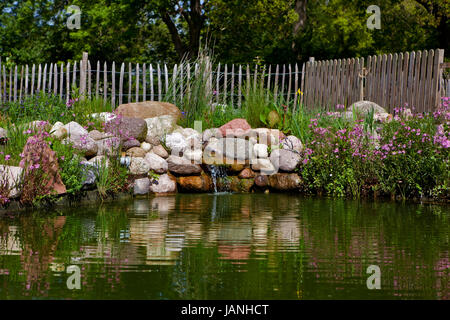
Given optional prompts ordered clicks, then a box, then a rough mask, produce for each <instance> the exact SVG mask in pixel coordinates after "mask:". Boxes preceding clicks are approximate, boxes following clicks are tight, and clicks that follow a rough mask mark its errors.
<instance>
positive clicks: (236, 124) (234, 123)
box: [219, 119, 252, 137]
mask: <svg viewBox="0 0 450 320" xmlns="http://www.w3.org/2000/svg"><path fill="white" fill-rule="evenodd" d="M251 129H252V127H251V126H250V125H249V124H248V122H247V120H245V119H234V120H231V121H230V122H227V123H225V124H224V125H223V126H221V127H220V128H219V130H220V132H221V133H222V136H224V137H226V136H228V137H230V136H231V137H240V136H243V135H245V134H248V133H249V132H250V130H251Z"/></svg>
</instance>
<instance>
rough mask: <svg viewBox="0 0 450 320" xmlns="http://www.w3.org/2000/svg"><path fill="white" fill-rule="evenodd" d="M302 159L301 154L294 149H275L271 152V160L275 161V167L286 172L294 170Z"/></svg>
mask: <svg viewBox="0 0 450 320" xmlns="http://www.w3.org/2000/svg"><path fill="white" fill-rule="evenodd" d="M300 160H301V157H300V154H298V153H297V152H295V151H293V150H288V149H278V150H274V151H273V152H272V153H271V154H270V161H271V162H272V163H273V165H274V166H275V168H277V169H281V170H283V171H286V172H291V171H294V170H295V168H297V166H298V164H299V163H300Z"/></svg>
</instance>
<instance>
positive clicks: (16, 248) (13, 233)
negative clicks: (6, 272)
mask: <svg viewBox="0 0 450 320" xmlns="http://www.w3.org/2000/svg"><path fill="white" fill-rule="evenodd" d="M2 229H3V228H2ZM5 229H6V230H7V231H6V232H2V234H1V237H0V255H5V256H17V255H20V254H21V252H22V248H21V243H20V240H19V237H18V228H17V226H6V228H5Z"/></svg>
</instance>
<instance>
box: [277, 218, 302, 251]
mask: <svg viewBox="0 0 450 320" xmlns="http://www.w3.org/2000/svg"><path fill="white" fill-rule="evenodd" d="M272 227H273V229H274V238H275V239H276V240H278V241H280V242H281V243H280V244H281V245H282V246H285V247H294V249H297V246H298V244H299V241H300V228H299V221H298V219H297V217H295V216H282V217H278V218H277V219H275V220H274V221H273V223H272Z"/></svg>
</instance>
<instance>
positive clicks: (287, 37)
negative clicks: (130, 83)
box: [0, 0, 450, 63]
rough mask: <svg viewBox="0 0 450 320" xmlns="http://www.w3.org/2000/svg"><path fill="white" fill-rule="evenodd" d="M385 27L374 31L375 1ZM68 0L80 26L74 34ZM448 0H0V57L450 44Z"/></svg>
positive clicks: (338, 51)
mask: <svg viewBox="0 0 450 320" xmlns="http://www.w3.org/2000/svg"><path fill="white" fill-rule="evenodd" d="M372 4H376V5H378V6H379V7H380V9H381V29H380V30H377V29H375V30H369V29H368V28H367V26H366V21H367V19H368V17H369V16H370V14H369V13H367V12H366V8H367V7H368V6H369V5H372ZM69 5H77V6H79V7H80V9H81V12H82V14H81V28H80V29H79V30H77V29H74V30H69V29H68V28H67V26H66V22H67V19H68V17H69V16H70V13H68V12H67V8H68V6H69ZM449 15H450V3H449V2H448V1H447V0H377V1H373V0H370V1H369V0H309V1H308V0H245V1H243V0H184V1H181V0H180V1H176V0H150V1H149V0H147V1H144V0H98V1H90V0H73V1H70V2H69V1H67V0H18V1H17V0H0V55H1V57H2V61H5V60H9V61H14V62H16V63H41V62H57V61H67V60H74V59H80V58H81V55H82V52H83V51H88V52H89V55H90V57H91V59H93V60H97V59H98V60H101V61H105V60H106V61H117V62H121V61H125V62H137V61H140V62H143V61H145V62H167V63H175V62H177V61H180V60H181V59H182V58H183V57H184V56H186V55H187V56H190V57H194V56H195V55H196V53H197V52H198V49H199V47H200V46H201V45H202V44H204V43H208V44H209V46H211V47H213V49H214V52H215V54H216V55H217V58H218V60H219V61H221V62H223V63H251V62H253V61H255V60H257V61H264V62H267V63H287V62H298V61H305V60H307V59H308V57H310V56H314V57H316V59H325V58H340V57H353V56H365V55H368V54H378V53H386V52H399V51H407V50H422V49H431V48H443V49H448V47H449V37H448V34H449V33H450V30H449V29H450V28H449V22H448V17H449Z"/></svg>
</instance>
